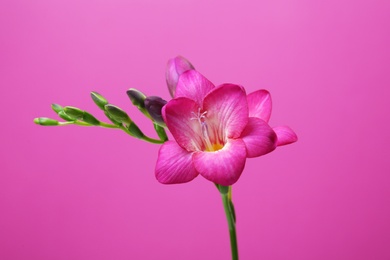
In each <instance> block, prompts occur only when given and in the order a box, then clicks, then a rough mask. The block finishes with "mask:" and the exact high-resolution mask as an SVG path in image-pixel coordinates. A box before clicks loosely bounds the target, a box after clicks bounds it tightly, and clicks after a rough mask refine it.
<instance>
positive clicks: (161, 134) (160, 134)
mask: <svg viewBox="0 0 390 260" xmlns="http://www.w3.org/2000/svg"><path fill="white" fill-rule="evenodd" d="M153 125H154V130H156V133H157V135H158V137H159V138H160V140H161V141H164V142H165V141H168V136H167V133H166V132H165V129H164V127H161V126H160V125H158V124H157V123H154V124H153Z"/></svg>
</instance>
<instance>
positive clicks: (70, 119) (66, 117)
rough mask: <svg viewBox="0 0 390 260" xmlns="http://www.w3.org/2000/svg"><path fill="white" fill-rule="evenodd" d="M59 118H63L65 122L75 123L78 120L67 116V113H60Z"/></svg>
mask: <svg viewBox="0 0 390 260" xmlns="http://www.w3.org/2000/svg"><path fill="white" fill-rule="evenodd" d="M58 116H59V117H61V118H62V119H64V120H66V121H75V120H76V118H72V117H70V116H69V115H67V114H66V113H65V111H60V112H59V113H58Z"/></svg>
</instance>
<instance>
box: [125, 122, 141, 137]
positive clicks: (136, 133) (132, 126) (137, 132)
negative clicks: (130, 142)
mask: <svg viewBox="0 0 390 260" xmlns="http://www.w3.org/2000/svg"><path fill="white" fill-rule="evenodd" d="M127 130H129V132H130V134H131V135H132V136H134V137H137V138H140V139H141V138H142V137H144V136H145V135H144V133H142V131H141V130H140V129H139V128H138V126H137V125H136V124H134V122H131V123H130V125H129V127H128V128H127Z"/></svg>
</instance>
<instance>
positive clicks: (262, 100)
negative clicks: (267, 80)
mask: <svg viewBox="0 0 390 260" xmlns="http://www.w3.org/2000/svg"><path fill="white" fill-rule="evenodd" d="M247 99H248V108H249V116H250V117H258V118H260V119H263V120H264V121H265V122H267V123H268V121H269V118H270V117H271V110H272V100H271V95H270V94H269V92H268V91H267V90H265V89H260V90H257V91H255V92H252V93H250V94H249V95H248V96H247Z"/></svg>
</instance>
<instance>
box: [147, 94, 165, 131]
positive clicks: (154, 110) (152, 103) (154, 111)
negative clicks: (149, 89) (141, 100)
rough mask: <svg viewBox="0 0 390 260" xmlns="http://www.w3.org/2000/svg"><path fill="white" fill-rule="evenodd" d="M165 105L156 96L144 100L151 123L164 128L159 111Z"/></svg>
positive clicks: (162, 100)
mask: <svg viewBox="0 0 390 260" xmlns="http://www.w3.org/2000/svg"><path fill="white" fill-rule="evenodd" d="M166 104H167V101H165V100H164V99H162V98H160V97H157V96H150V97H147V98H146V99H145V108H146V110H147V111H148V113H149V115H150V116H151V117H152V119H153V121H154V122H155V123H157V124H159V125H161V126H165V122H164V119H163V118H162V114H161V110H162V108H163V106H165V105H166Z"/></svg>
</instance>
